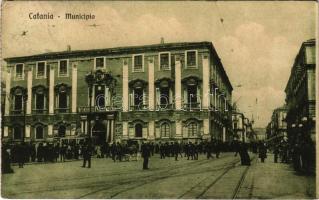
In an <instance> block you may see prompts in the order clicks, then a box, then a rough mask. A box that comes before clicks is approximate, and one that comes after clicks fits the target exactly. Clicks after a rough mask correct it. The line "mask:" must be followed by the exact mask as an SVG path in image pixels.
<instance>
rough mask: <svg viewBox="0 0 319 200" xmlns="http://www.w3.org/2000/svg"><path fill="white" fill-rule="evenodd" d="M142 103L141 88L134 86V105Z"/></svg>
mask: <svg viewBox="0 0 319 200" xmlns="http://www.w3.org/2000/svg"><path fill="white" fill-rule="evenodd" d="M142 104H143V89H142V88H136V89H134V105H135V106H138V105H142Z"/></svg>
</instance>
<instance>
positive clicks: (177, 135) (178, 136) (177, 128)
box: [175, 120, 182, 138]
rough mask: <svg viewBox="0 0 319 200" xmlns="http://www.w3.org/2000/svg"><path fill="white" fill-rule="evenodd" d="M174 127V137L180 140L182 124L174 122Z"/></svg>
mask: <svg viewBox="0 0 319 200" xmlns="http://www.w3.org/2000/svg"><path fill="white" fill-rule="evenodd" d="M175 126H176V132H175V137H176V138H182V122H181V121H180V120H178V121H177V120H176V123H175Z"/></svg>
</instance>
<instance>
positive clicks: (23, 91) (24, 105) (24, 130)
mask: <svg viewBox="0 0 319 200" xmlns="http://www.w3.org/2000/svg"><path fill="white" fill-rule="evenodd" d="M22 99H23V117H24V124H23V135H22V142H24V139H25V135H26V128H25V127H26V124H27V123H26V115H27V101H28V92H27V89H25V88H24V89H23V90H22Z"/></svg>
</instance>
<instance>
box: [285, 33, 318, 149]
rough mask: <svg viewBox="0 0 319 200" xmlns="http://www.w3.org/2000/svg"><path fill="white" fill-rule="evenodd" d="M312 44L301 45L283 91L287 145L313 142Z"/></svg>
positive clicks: (314, 103) (314, 98)
mask: <svg viewBox="0 0 319 200" xmlns="http://www.w3.org/2000/svg"><path fill="white" fill-rule="evenodd" d="M315 73H316V41H315V40H314V39H311V40H307V41H305V42H303V43H302V45H301V47H300V50H299V52H298V54H297V56H296V58H295V61H294V64H293V66H292V68H291V74H290V77H289V80H288V83H287V86H286V89H285V93H286V104H287V117H286V122H287V132H288V139H289V140H290V142H291V143H294V144H296V143H302V142H304V141H309V140H312V141H313V142H315V123H316V118H315V117H316V113H315V106H316V89H315V85H316V76H315Z"/></svg>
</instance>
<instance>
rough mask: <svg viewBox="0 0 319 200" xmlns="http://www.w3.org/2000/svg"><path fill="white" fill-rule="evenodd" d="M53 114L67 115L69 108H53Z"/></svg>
mask: <svg viewBox="0 0 319 200" xmlns="http://www.w3.org/2000/svg"><path fill="white" fill-rule="evenodd" d="M54 112H55V113H69V112H70V108H55V109H54Z"/></svg>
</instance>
